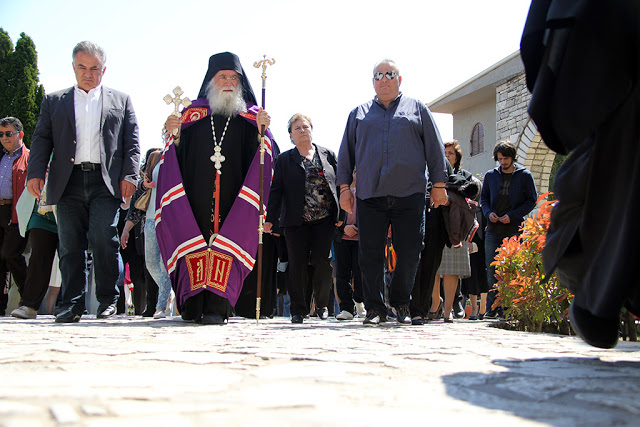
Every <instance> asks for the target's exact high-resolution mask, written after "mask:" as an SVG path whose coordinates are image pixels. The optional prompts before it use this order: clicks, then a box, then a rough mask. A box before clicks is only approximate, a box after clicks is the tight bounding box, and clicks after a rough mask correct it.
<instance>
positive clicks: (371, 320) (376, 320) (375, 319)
mask: <svg viewBox="0 0 640 427" xmlns="http://www.w3.org/2000/svg"><path fill="white" fill-rule="evenodd" d="M386 321H387V316H385V315H384V314H380V313H378V312H377V311H374V310H372V311H371V312H370V313H368V314H367V317H365V319H364V321H363V322H362V324H363V325H364V326H378V325H380V324H381V323H385V322H386Z"/></svg>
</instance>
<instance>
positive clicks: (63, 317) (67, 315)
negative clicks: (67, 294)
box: [56, 309, 80, 323]
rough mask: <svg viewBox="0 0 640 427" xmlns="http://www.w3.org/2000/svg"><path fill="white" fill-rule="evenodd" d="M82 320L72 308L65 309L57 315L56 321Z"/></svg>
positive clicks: (72, 321) (74, 321)
mask: <svg viewBox="0 0 640 427" xmlns="http://www.w3.org/2000/svg"><path fill="white" fill-rule="evenodd" d="M79 321H80V315H79V314H75V313H74V312H73V311H71V309H69V310H65V311H63V312H62V313H60V314H58V315H57V316H56V323H76V322H79Z"/></svg>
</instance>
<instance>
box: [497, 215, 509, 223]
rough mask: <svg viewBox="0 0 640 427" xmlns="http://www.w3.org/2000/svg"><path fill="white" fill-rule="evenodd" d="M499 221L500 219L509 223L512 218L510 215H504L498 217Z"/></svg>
mask: <svg viewBox="0 0 640 427" xmlns="http://www.w3.org/2000/svg"><path fill="white" fill-rule="evenodd" d="M498 221H500V222H501V223H503V224H509V223H510V222H511V218H509V215H503V216H501V217H500V218H498Z"/></svg>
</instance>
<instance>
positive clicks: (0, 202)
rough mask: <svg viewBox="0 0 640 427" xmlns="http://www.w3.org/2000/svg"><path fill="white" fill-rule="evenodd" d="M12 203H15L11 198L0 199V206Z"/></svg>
mask: <svg viewBox="0 0 640 427" xmlns="http://www.w3.org/2000/svg"><path fill="white" fill-rule="evenodd" d="M11 203H13V200H11V199H0V206H2V205H10V204H11Z"/></svg>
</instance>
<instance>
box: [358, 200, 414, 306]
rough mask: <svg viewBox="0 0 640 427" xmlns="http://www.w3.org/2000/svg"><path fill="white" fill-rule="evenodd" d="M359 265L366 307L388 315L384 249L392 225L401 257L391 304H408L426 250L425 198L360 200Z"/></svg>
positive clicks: (394, 279) (393, 235) (391, 294)
mask: <svg viewBox="0 0 640 427" xmlns="http://www.w3.org/2000/svg"><path fill="white" fill-rule="evenodd" d="M357 203H358V205H357V217H358V235H359V237H360V243H359V255H358V256H359V262H360V270H361V272H362V283H363V293H364V305H365V308H366V309H367V312H370V311H371V310H374V311H377V312H379V313H382V314H385V313H386V312H387V308H386V306H385V305H384V247H385V243H386V240H387V233H388V230H389V225H391V233H392V240H393V247H394V249H395V251H396V254H397V255H398V260H397V263H396V269H395V271H394V273H393V278H392V279H391V285H390V289H389V304H391V305H392V306H399V305H404V304H407V305H408V304H409V301H410V299H411V290H412V289H413V281H414V279H415V277H416V270H417V268H418V262H419V261H420V252H421V251H422V248H423V247H424V242H423V239H424V221H425V220H424V213H425V195H424V194H423V193H415V194H412V195H411V196H407V197H393V196H385V197H372V198H369V199H364V200H362V199H360V198H358V199H357Z"/></svg>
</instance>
